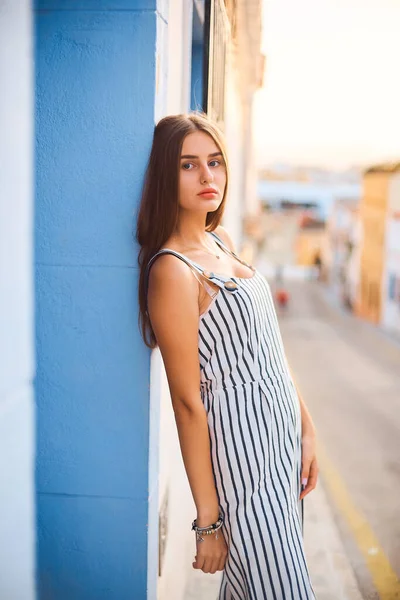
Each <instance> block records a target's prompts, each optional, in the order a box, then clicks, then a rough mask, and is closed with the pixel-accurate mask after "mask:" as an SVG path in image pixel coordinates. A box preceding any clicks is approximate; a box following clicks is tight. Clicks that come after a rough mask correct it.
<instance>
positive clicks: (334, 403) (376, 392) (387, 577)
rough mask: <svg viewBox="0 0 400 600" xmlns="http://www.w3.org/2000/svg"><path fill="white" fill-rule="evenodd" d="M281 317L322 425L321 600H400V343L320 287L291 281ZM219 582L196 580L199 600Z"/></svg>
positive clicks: (315, 541) (314, 533) (315, 576)
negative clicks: (339, 305) (362, 318)
mask: <svg viewBox="0 0 400 600" xmlns="http://www.w3.org/2000/svg"><path fill="white" fill-rule="evenodd" d="M288 289H289V293H290V301H289V305H288V307H287V308H286V309H285V311H283V313H281V314H280V315H279V318H280V323H281V330H282V335H283V338H284V343H285V348H286V354H287V357H288V360H289V363H290V366H291V369H292V371H293V373H294V377H295V380H296V384H297V386H298V388H299V389H300V392H301V394H302V397H303V399H304V401H305V402H306V404H307V406H308V409H309V411H310V413H311V415H312V418H313V420H314V424H315V426H316V429H317V438H318V458H319V463H320V480H319V483H318V485H317V489H316V490H314V491H313V492H311V493H310V494H309V495H308V496H307V497H306V499H305V543H306V553H307V557H308V561H309V567H310V572H311V578H312V581H313V585H314V589H315V592H316V597H317V599H318V600H339V599H342V600H356V599H360V598H364V599H367V600H375V599H377V598H382V599H384V600H395V599H397V598H400V583H399V578H400V500H399V498H400V394H399V390H400V345H399V344H398V343H397V342H395V341H393V340H391V339H389V338H388V337H387V336H385V335H384V334H383V333H381V332H380V331H378V330H376V329H375V328H374V327H373V326H371V325H370V324H368V323H364V322H362V321H360V320H358V319H357V318H356V317H353V316H352V315H350V314H348V313H345V312H344V311H343V310H341V309H340V307H336V306H335V305H334V303H333V301H332V300H331V298H330V297H329V296H328V293H327V291H326V289H325V288H324V287H323V286H321V284H319V283H317V282H291V283H290V285H288ZM217 584H218V575H215V576H210V575H205V574H202V573H194V574H193V581H192V582H191V585H190V586H189V588H188V594H187V599H188V600H189V599H190V600H206V599H207V600H213V599H214V598H216V594H217V589H218V585H217Z"/></svg>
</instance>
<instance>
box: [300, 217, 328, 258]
mask: <svg viewBox="0 0 400 600" xmlns="http://www.w3.org/2000/svg"><path fill="white" fill-rule="evenodd" d="M325 236H326V231H325V222H324V221H320V220H318V219H314V218H309V219H307V218H304V217H303V218H302V219H300V223H299V230H298V233H297V238H296V241H295V251H296V264H297V265H300V266H302V267H312V266H313V265H315V260H316V257H317V256H319V258H321V253H322V246H323V244H324V240H325Z"/></svg>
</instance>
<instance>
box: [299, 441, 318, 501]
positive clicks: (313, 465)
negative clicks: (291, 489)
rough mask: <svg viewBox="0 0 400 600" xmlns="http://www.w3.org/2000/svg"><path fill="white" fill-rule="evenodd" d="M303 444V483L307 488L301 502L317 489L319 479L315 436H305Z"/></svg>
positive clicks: (301, 496)
mask: <svg viewBox="0 0 400 600" xmlns="http://www.w3.org/2000/svg"><path fill="white" fill-rule="evenodd" d="M301 443H302V456H301V483H302V485H305V486H306V487H305V488H304V489H303V490H302V492H301V494H300V498H299V499H300V500H302V499H303V498H304V496H307V494H308V493H309V492H311V490H313V489H314V488H315V486H316V485H317V479H318V463H317V457H316V441H315V434H304V435H303V437H302V442H301Z"/></svg>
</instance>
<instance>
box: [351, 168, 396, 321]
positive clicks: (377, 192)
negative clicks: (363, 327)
mask: <svg viewBox="0 0 400 600" xmlns="http://www.w3.org/2000/svg"><path fill="white" fill-rule="evenodd" d="M396 172H397V165H391V164H387V165H377V166H373V167H371V168H369V169H367V171H366V172H365V174H364V179H363V193H362V200H361V204H360V218H361V226H362V246H361V256H360V289H359V300H358V303H357V314H358V315H359V316H361V317H363V318H365V319H367V320H369V321H371V322H372V323H375V324H380V323H381V322H382V317H383V304H384V298H385V292H384V289H385V285H384V282H385V273H386V261H387V229H388V214H389V204H390V189H391V180H392V178H393V176H394V174H395V173H396Z"/></svg>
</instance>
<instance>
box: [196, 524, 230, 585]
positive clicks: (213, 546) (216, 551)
mask: <svg viewBox="0 0 400 600" xmlns="http://www.w3.org/2000/svg"><path fill="white" fill-rule="evenodd" d="M217 533H218V539H216V535H217V534H216V533H213V534H212V535H204V536H203V539H204V542H198V541H197V539H196V550H197V554H196V556H195V560H194V563H192V564H193V568H194V569H201V570H202V571H203V573H211V574H212V575H213V574H214V573H216V571H223V570H224V567H225V561H226V557H227V555H228V548H227V545H226V542H225V538H224V536H223V534H222V531H221V529H219V530H218V532H217Z"/></svg>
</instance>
